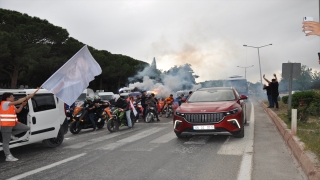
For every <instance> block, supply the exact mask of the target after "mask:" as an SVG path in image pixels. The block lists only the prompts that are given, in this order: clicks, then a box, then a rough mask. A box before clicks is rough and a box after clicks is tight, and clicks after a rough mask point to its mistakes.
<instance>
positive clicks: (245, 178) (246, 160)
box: [237, 102, 254, 180]
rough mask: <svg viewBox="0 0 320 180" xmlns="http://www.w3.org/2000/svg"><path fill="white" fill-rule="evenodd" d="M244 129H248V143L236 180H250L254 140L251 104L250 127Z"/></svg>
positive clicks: (252, 108)
mask: <svg viewBox="0 0 320 180" xmlns="http://www.w3.org/2000/svg"><path fill="white" fill-rule="evenodd" d="M246 127H249V129H250V131H249V134H248V139H249V140H250V141H249V143H248V144H247V146H246V148H245V150H244V154H243V156H242V161H241V165H240V170H239V173H238V178H237V180H251V173H252V156H253V138H254V107H253V104H252V102H251V114H250V125H249V126H246Z"/></svg>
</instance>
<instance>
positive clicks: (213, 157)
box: [0, 102, 306, 180]
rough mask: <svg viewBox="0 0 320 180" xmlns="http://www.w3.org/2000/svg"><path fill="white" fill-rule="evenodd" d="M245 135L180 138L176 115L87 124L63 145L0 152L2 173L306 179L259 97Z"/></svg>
mask: <svg viewBox="0 0 320 180" xmlns="http://www.w3.org/2000/svg"><path fill="white" fill-rule="evenodd" d="M247 105H248V112H247V119H248V124H247V126H246V131H245V137H244V138H242V139H238V138H233V137H229V136H196V137H191V138H185V139H178V138H176V136H175V134H174V133H173V129H172V118H164V117H162V118H160V119H161V121H160V122H154V123H144V122H141V120H140V122H139V123H136V124H135V126H134V128H133V129H132V130H129V129H127V128H126V127H123V128H121V129H120V131H119V132H115V133H110V132H109V131H108V130H107V128H106V127H105V128H103V129H101V130H98V131H95V132H93V131H91V130H82V131H81V132H80V133H79V134H77V135H73V134H71V133H70V132H69V133H68V134H67V135H66V136H65V140H64V142H63V144H62V145H61V146H60V147H58V148H46V147H44V146H42V144H41V143H37V144H32V145H28V146H24V147H18V148H13V149H12V150H11V152H12V153H13V155H14V156H15V157H17V158H19V161H17V162H5V161H4V155H3V153H2V152H1V156H0V179H10V178H11V179H32V180H34V179H46V180H47V179H48V180H49V179H59V180H60V179H72V180H73V179H79V180H80V179H85V180H88V179H110V180H112V179H116V180H136V179H139V180H140V179H141V180H142V179H146V180H147V179H151V180H170V179H175V180H180V179H184V180H188V179H190V180H198V179H199V180H207V179H214V180H236V179H243V180H249V179H257V180H267V179H272V180H275V179H290V180H294V179H297V180H298V179H299V180H300V179H306V177H305V175H304V174H303V172H302V171H301V170H300V169H299V167H298V165H297V164H296V162H295V160H294V159H293V158H292V156H291V155H290V150H289V149H288V148H287V147H286V146H285V144H284V143H283V142H282V143H281V136H280V135H279V133H278V132H277V130H276V129H275V126H274V125H273V124H272V122H271V120H270V119H268V117H267V115H266V114H265V112H264V111H263V110H262V107H260V105H259V104H258V102H253V107H251V105H252V103H251V102H248V104H247Z"/></svg>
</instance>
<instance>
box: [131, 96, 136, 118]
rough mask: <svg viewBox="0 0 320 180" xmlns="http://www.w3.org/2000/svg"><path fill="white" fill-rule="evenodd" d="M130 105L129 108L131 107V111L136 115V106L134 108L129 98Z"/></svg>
mask: <svg viewBox="0 0 320 180" xmlns="http://www.w3.org/2000/svg"><path fill="white" fill-rule="evenodd" d="M130 106H131V108H132V111H133V114H134V116H136V115H137V114H138V112H137V110H136V108H134V106H133V104H132V101H131V100H130Z"/></svg>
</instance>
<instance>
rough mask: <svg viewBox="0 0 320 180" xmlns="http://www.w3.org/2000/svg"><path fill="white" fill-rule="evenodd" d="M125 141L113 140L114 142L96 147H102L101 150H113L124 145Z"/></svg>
mask: <svg viewBox="0 0 320 180" xmlns="http://www.w3.org/2000/svg"><path fill="white" fill-rule="evenodd" d="M124 144H125V143H119V142H114V143H109V144H107V145H105V146H103V147H100V148H98V149H102V150H114V149H116V148H118V147H120V146H122V145H124Z"/></svg>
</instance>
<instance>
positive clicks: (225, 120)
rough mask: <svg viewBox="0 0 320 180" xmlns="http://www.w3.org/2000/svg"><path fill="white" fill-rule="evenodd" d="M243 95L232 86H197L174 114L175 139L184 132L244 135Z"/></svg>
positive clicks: (244, 106) (186, 133)
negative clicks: (198, 87)
mask: <svg viewBox="0 0 320 180" xmlns="http://www.w3.org/2000/svg"><path fill="white" fill-rule="evenodd" d="M247 98H248V97H247V96H246V95H239V94H238V92H237V91H236V90H235V89H234V88H232V87H212V88H200V89H198V90H196V91H194V92H193V94H192V96H190V98H189V99H188V100H187V101H186V102H185V103H182V104H181V106H180V107H178V108H177V110H176V111H175V113H174V117H173V128H174V132H175V134H176V136H177V137H178V138H181V137H184V136H185V135H187V136H188V135H191V136H193V135H233V136H234V137H238V138H243V137H244V124H245V123H246V104H245V102H244V100H246V99H247Z"/></svg>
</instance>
